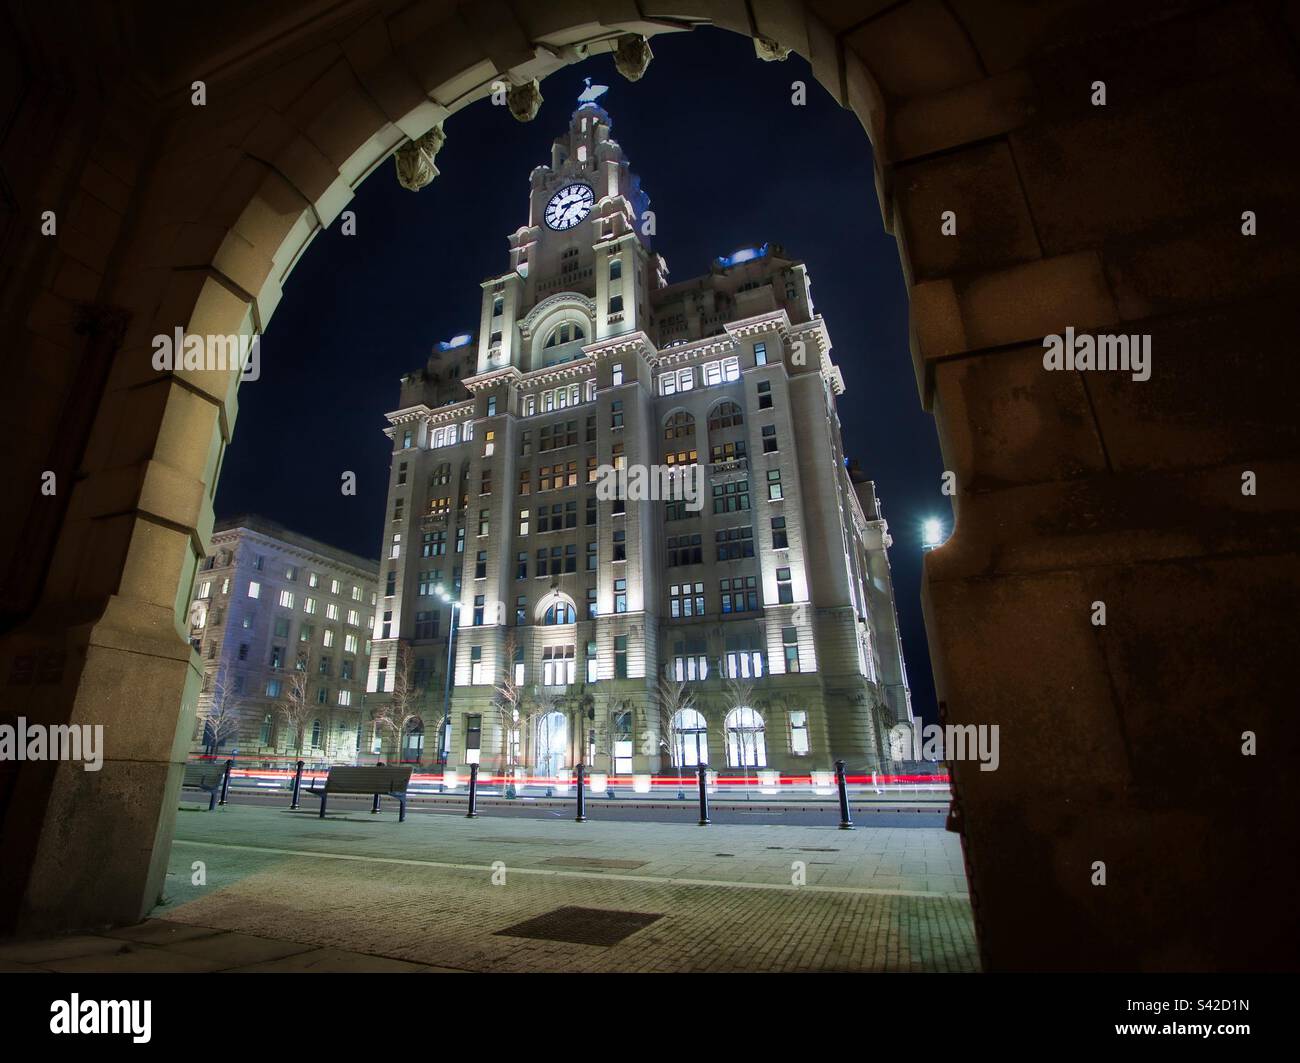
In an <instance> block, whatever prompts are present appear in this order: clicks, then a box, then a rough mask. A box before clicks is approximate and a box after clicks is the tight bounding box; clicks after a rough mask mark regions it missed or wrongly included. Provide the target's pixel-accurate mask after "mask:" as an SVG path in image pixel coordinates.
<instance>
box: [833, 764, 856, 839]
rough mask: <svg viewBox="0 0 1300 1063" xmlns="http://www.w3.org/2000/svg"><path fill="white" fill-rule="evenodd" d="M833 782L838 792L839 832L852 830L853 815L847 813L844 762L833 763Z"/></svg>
mask: <svg viewBox="0 0 1300 1063" xmlns="http://www.w3.org/2000/svg"><path fill="white" fill-rule="evenodd" d="M835 782H836V784H837V785H838V786H839V790H840V830H854V829H855V828H854V826H853V813H852V812H850V811H849V784H848V782H847V781H846V780H845V778H844V761H842V760H837V761H836V762H835Z"/></svg>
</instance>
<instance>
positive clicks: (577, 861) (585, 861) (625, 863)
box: [542, 856, 646, 871]
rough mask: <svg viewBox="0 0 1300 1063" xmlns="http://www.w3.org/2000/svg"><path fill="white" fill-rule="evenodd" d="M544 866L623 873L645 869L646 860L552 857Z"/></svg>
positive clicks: (545, 861)
mask: <svg viewBox="0 0 1300 1063" xmlns="http://www.w3.org/2000/svg"><path fill="white" fill-rule="evenodd" d="M542 863H543V864H560V865H561V866H563V867H610V868H616V869H618V870H621V871H631V870H632V869H633V868H637V867H645V865H646V862H645V861H644V860H602V859H600V858H599V857H595V856H550V857H547V858H546V859H545V860H543V861H542Z"/></svg>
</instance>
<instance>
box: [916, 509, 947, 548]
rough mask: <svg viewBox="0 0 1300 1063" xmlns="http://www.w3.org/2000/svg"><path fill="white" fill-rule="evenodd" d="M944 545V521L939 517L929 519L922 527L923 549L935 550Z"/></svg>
mask: <svg viewBox="0 0 1300 1063" xmlns="http://www.w3.org/2000/svg"><path fill="white" fill-rule="evenodd" d="M942 544H943V521H941V520H939V519H938V518H937V517H931V518H929V519H928V520H927V521H926V522H925V523H924V524H923V525H921V549H922V550H933V549H934V548H935V547H936V546H941V545H942Z"/></svg>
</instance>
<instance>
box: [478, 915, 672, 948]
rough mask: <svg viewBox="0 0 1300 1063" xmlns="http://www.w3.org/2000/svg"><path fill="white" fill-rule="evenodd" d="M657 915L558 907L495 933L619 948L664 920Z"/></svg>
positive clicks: (503, 935)
mask: <svg viewBox="0 0 1300 1063" xmlns="http://www.w3.org/2000/svg"><path fill="white" fill-rule="evenodd" d="M662 918H663V915H662V914H656V913H654V912H616V911H611V910H610V909H607V908H573V907H566V908H556V909H555V911H553V912H547V913H546V914H545V915H539V916H537V917H536V918H535V919H526V920H525V921H524V922H522V923H516V924H515V925H514V926H508V927H506V928H505V929H504V930H498V931H496V933H495V935H494V936H496V937H513V938H534V939H536V940H539V941H568V942H572V943H573V944H575V945H617V944H618V943H619V942H620V941H622V940H623V939H624V938H626V937H631V935H633V934H635V933H636V932H637V931H638V930H643V929H644V928H645V927H647V926H649V925H650V924H651V923H653V922H655V921H656V920H658V919H662Z"/></svg>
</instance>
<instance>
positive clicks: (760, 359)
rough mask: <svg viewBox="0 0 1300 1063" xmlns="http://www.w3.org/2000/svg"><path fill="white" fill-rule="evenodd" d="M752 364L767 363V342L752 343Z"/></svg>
mask: <svg viewBox="0 0 1300 1063" xmlns="http://www.w3.org/2000/svg"><path fill="white" fill-rule="evenodd" d="M754 364H755V365H767V344H766V343H756V344H754Z"/></svg>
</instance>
